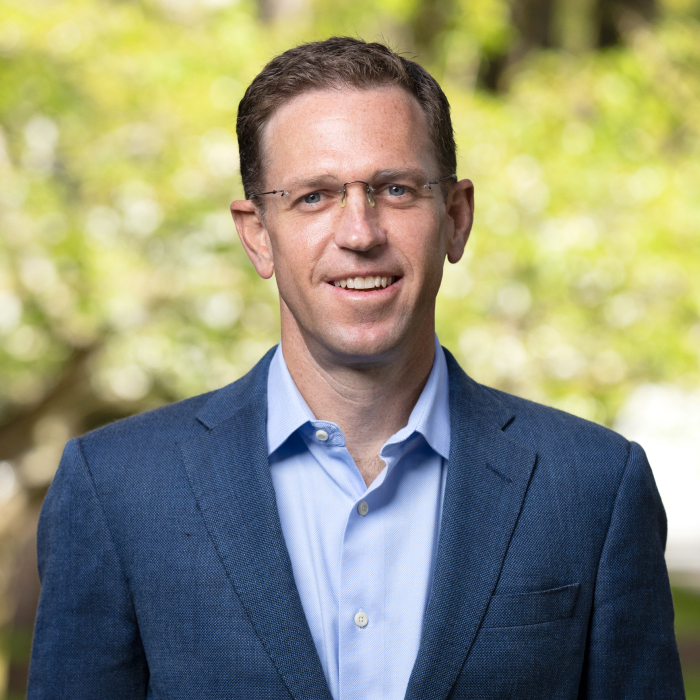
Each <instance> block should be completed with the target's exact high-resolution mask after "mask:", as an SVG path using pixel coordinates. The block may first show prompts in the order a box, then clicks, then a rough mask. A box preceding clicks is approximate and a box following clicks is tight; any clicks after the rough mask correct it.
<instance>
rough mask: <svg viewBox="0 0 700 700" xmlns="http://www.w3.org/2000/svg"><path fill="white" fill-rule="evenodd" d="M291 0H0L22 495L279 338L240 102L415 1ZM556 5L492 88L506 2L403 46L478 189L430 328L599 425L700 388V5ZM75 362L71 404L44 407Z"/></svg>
mask: <svg viewBox="0 0 700 700" xmlns="http://www.w3.org/2000/svg"><path fill="white" fill-rule="evenodd" d="M284 7H286V11H285V12H282V13H281V15H280V16H279V17H278V18H277V20H275V21H263V20H261V19H260V7H258V6H257V5H255V4H253V3H252V2H250V1H249V0H239V1H238V2H235V1H234V2H231V0H160V1H159V0H129V1H127V0H62V1H61V2H57V1H55V0H22V1H20V0H2V2H1V3H0V423H2V424H4V425H6V426H12V425H14V424H16V421H17V420H19V419H23V417H25V418H26V417H27V416H31V415H32V411H35V412H38V413H37V415H38V418H37V420H35V421H33V422H32V424H31V425H32V429H31V431H30V433H31V436H30V438H27V440H28V442H27V441H25V442H26V444H24V443H23V444H22V445H21V446H20V447H17V449H15V450H14V451H13V449H11V442H8V443H7V444H9V445H10V448H8V449H10V451H9V452H8V454H7V455H0V459H2V458H3V457H4V458H12V460H13V461H12V469H13V470H14V471H15V472H16V475H17V478H18V480H19V483H20V484H21V485H22V486H23V487H24V488H26V489H30V490H31V488H35V487H41V485H42V484H45V483H47V481H48V480H49V479H50V477H51V474H52V470H53V469H54V468H55V466H56V464H57V459H58V455H59V453H60V449H61V447H62V445H63V442H64V441H65V439H66V438H67V437H69V436H70V435H71V434H73V433H75V432H80V431H82V430H84V429H86V428H89V427H91V426H92V425H96V424H98V423H99V422H100V421H102V420H105V419H110V418H113V417H118V416H119V415H126V414H128V413H132V412H136V411H140V410H145V409H147V408H150V407H153V406H155V405H159V404H162V403H164V402H168V401H172V400H176V399H179V398H184V397H186V396H189V395H192V394H195V393H200V392H202V391H206V390H209V389H213V388H216V387H219V386H221V385H223V384H225V383H227V382H230V381H232V380H234V379H236V378H238V377H239V376H241V375H242V374H243V373H244V372H245V371H246V370H247V369H248V368H249V367H251V366H252V365H253V364H254V363H255V362H256V361H257V359H258V358H259V357H260V356H261V355H262V354H263V352H264V351H265V350H267V349H268V347H270V346H271V345H272V344H274V343H275V342H277V340H278V337H279V336H278V309H277V302H276V293H275V287H274V282H264V281H262V280H260V279H258V278H257V277H256V275H255V272H254V270H253V268H252V266H250V264H249V263H248V261H247V258H246V256H245V254H244V252H243V250H242V248H241V246H240V244H239V242H238V240H237V236H236V232H235V229H234V226H233V223H232V222H231V219H230V216H229V214H228V204H229V202H230V201H231V200H232V199H235V198H240V197H241V196H242V189H241V185H240V180H239V177H238V163H237V146H236V140H235V115H236V108H237V104H238V101H239V99H240V97H241V96H242V93H243V91H244V89H245V86H246V85H247V84H248V83H249V82H250V80H251V79H252V78H253V76H254V75H255V74H256V73H257V72H258V71H259V70H260V68H261V67H262V66H263V65H264V63H265V62H266V61H267V60H269V59H270V58H271V57H272V56H273V55H274V54H275V53H277V52H279V51H281V50H283V49H285V48H287V47H288V46H290V45H292V44H294V43H298V42H300V41H304V40H312V39H317V38H323V37H326V36H328V35H329V34H333V33H336V34H338V33H346V34H353V35H359V36H362V37H363V38H365V39H370V40H371V39H384V40H386V41H388V42H389V43H390V44H392V45H393V46H395V47H398V48H399V49H401V48H402V47H403V46H405V47H406V48H408V49H411V48H412V43H411V41H412V40H411V36H413V34H415V23H416V17H420V9H421V8H420V2H419V0H408V1H407V2H398V1H397V0H378V1H375V2H372V3H369V2H366V1H365V0H359V1H358V2H355V3H352V4H351V5H349V6H344V5H340V6H339V5H338V3H331V2H328V1H327V0H317V2H315V3H313V2H312V1H311V0H306V1H304V0H296V4H293V3H291V1H288V2H287V3H286V4H285V5H284ZM568 7H569V15H568V16H564V17H563V18H562V20H561V22H562V26H564V27H565V28H566V27H567V26H568V27H569V29H568V30H566V31H568V34H567V36H568V37H569V38H568V40H567V41H565V42H564V44H565V49H563V50H558V51H540V52H532V53H530V54H529V55H528V56H527V57H526V58H525V59H523V60H522V61H520V62H519V63H518V64H517V65H516V66H515V67H514V68H513V70H511V71H510V73H509V76H508V86H509V89H508V90H507V92H505V93H503V94H493V93H487V92H484V91H481V90H478V89H476V81H477V75H478V70H479V62H480V59H481V57H482V56H483V55H484V54H488V53H490V52H494V51H497V50H499V49H500V48H502V47H503V46H506V45H508V43H509V42H510V41H512V39H513V31H514V30H513V28H512V26H511V25H510V22H509V5H508V2H507V1H506V0H471V1H470V2H467V0H460V1H459V2H456V3H454V4H453V6H452V8H453V9H452V15H451V19H450V21H449V22H446V23H445V25H444V27H443V29H442V30H441V31H440V32H439V33H438V34H437V35H436V37H435V38H434V41H433V44H432V46H431V50H430V51H429V52H427V53H426V54H425V57H423V56H422V55H419V56H418V60H422V61H424V62H425V63H426V65H427V67H429V68H430V69H431V70H432V71H433V72H434V74H435V75H436V77H438V79H439V80H440V81H441V83H442V84H443V87H444V89H445V91H446V92H447V94H448V97H449V99H450V101H451V103H452V106H453V116H454V124H455V129H456V134H457V141H458V145H459V175H460V176H461V177H470V178H471V179H472V180H473V181H474V183H475V186H476V202H477V214H476V225H475V228H474V231H473V233H472V240H471V241H470V243H469V246H468V249H467V254H466V256H465V258H464V260H463V261H462V262H460V263H459V264H457V265H455V266H449V265H448V266H447V267H446V270H445V279H444V284H443V289H442V290H441V293H440V301H439V307H438V332H439V335H440V338H441V340H442V342H443V344H444V345H446V346H447V347H448V348H450V349H451V350H452V351H453V352H454V353H455V354H456V355H457V357H458V358H459V359H460V360H461V361H462V363H463V365H464V366H465V368H466V369H467V370H468V371H469V372H470V373H471V374H472V375H473V376H474V377H475V378H476V379H477V380H479V381H482V382H485V383H488V384H491V385H494V386H497V387H500V388H503V389H505V390H508V391H512V392H515V393H518V394H520V395H524V396H527V397H529V398H532V399H535V400H539V401H543V402H545V403H549V404H552V405H557V406H559V407H562V408H564V409H566V410H569V411H571V412H573V413H577V414H579V415H582V416H584V417H586V418H590V419H593V420H596V421H599V422H602V423H605V424H608V425H611V424H612V422H613V420H614V418H615V415H616V412H617V411H618V409H619V407H620V406H621V404H622V402H623V401H624V400H625V398H626V397H627V396H628V395H629V393H630V392H631V391H632V389H633V388H634V387H636V386H637V385H639V384H641V383H644V382H650V381H651V382H670V383H674V384H677V385H680V386H682V387H685V388H691V387H697V386H700V235H699V234H700V21H699V17H700V6H699V5H698V3H697V2H693V1H692V0H673V1H671V0H667V2H666V4H665V5H664V6H663V7H662V10H663V12H662V17H661V19H660V20H659V22H658V23H657V24H656V25H655V26H653V27H649V26H646V25H638V26H636V27H633V28H630V29H629V31H628V32H627V34H626V36H625V45H624V46H622V47H618V48H613V49H609V50H605V51H594V50H586V49H585V41H583V40H581V37H580V36H579V34H577V32H576V31H575V29H576V26H577V25H576V16H575V10H576V8H579V9H580V7H581V2H580V0H579V1H577V2H573V1H572V2H571V3H570V4H569V5H568ZM567 23H568V24H567ZM411 27H413V30H411ZM571 27H574V30H571ZM411 31H413V34H411ZM566 46H568V47H569V49H570V50H567V48H566ZM582 47H583V48H582ZM76 366H78V367H80V368H81V371H82V373H83V374H82V375H81V376H82V377H83V384H81V386H82V387H83V388H82V389H81V391H80V392H78V393H76V394H74V395H73V396H74V398H73V399H72V400H71V402H70V407H69V409H65V410H62V411H54V412H53V413H51V411H49V410H48V409H47V410H44V409H43V408H42V406H45V404H46V401H47V397H48V396H50V395H51V392H52V391H55V387H56V386H57V384H58V385H60V382H61V380H62V378H65V377H66V376H68V375H69V374H70V371H72V369H75V367H76ZM71 376H72V375H71ZM72 386H73V385H72V384H70V382H69V383H68V386H67V388H66V391H67V392H68V393H69V394H70V391H71V390H72V389H71V387H72ZM39 413H40V414H41V415H40V416H39ZM0 583H2V581H0Z"/></svg>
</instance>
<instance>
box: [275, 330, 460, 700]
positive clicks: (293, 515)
mask: <svg viewBox="0 0 700 700" xmlns="http://www.w3.org/2000/svg"><path fill="white" fill-rule="evenodd" d="M267 443H268V455H269V461H270V472H271V475H272V482H273V484H274V488H275V494H276V499H277V507H278V510H279V515H280V520H281V524H282V531H283V533H284V537H285V541H286V544H287V549H288V550H289V555H290V557H291V560H292V569H293V571H294V580H295V582H296V585H297V588H298V589H299V595H300V597H301V603H302V606H303V608H304V613H305V614H306V618H307V620H308V622H309V627H310V629H311V634H312V636H313V640H314V643H315V645H316V650H317V651H318V655H319V657H320V659H321V665H322V666H323V671H324V673H325V676H326V680H327V681H328V686H329V688H330V691H331V694H332V695H333V698H334V700H399V698H403V697H404V695H405V693H406V688H407V686H408V679H409V677H410V675H411V671H412V669H413V665H414V663H415V660H416V656H417V654H418V647H419V645H420V640H421V630H422V625H423V616H424V613H425V610H426V607H427V604H428V599H429V597H430V587H431V582H432V578H433V567H434V563H435V555H436V551H437V542H438V536H439V532H440V516H441V513H442V502H443V494H444V489H445V479H446V476H447V459H448V457H449V451H450V415H449V401H448V378H447V363H446V361H445V354H444V352H443V350H442V348H441V347H440V344H439V343H438V341H437V337H436V338H435V360H434V362H433V368H432V370H431V372H430V375H429V377H428V381H427V383H426V385H425V387H424V389H423V392H422V393H421V395H420V398H419V399H418V402H417V403H416V405H415V407H414V409H413V411H412V412H411V416H410V418H409V420H408V424H407V425H406V426H405V427H404V428H402V429H401V430H399V431H398V432H397V433H395V434H394V435H392V436H391V437H390V438H389V439H388V440H387V441H386V442H385V443H384V445H383V446H382V449H381V451H380V453H379V456H380V457H381V458H382V460H383V461H384V462H385V464H386V466H385V467H384V469H383V470H382V472H381V473H380V474H379V476H378V477H377V478H376V479H375V480H374V481H373V482H372V484H371V485H370V486H369V488H368V487H367V486H365V483H364V481H363V479H362V476H361V475H360V472H359V470H358V469H357V466H356V465H355V462H354V461H353V459H352V457H351V456H350V453H349V452H348V450H347V448H346V446H345V437H344V436H343V432H342V431H341V430H340V428H339V427H338V426H337V425H336V424H335V423H331V422H329V421H323V420H316V419H315V417H314V415H313V413H312V412H311V410H310V409H309V407H308V405H307V403H306V402H305V401H304V399H303V397H302V396H301V394H300V393H299V391H298V389H297V387H296V385H295V384H294V381H293V379H292V377H291V375H290V374H289V370H288V369H287V365H286V364H285V361H284V356H283V352H282V348H281V346H279V347H278V348H277V351H276V353H275V355H274V357H273V359H272V363H271V365H270V371H269V375H268V420H267Z"/></svg>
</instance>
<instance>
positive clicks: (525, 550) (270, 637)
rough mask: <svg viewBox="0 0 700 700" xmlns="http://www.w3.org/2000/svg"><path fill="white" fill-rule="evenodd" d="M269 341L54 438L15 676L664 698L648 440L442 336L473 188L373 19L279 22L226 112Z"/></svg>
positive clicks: (418, 694)
mask: <svg viewBox="0 0 700 700" xmlns="http://www.w3.org/2000/svg"><path fill="white" fill-rule="evenodd" d="M238 137H239V145H240V153H241V173H242V177H243V184H244V187H245V191H246V196H247V199H246V200H244V201H238V202H234V203H233V204H232V205H231V210H232V213H233V217H234V220H235V222H236V226H237V229H238V232H239V235H240V238H241V241H242V243H243V245H244V247H245V249H246V251H247V253H248V255H249V257H250V259H251V261H252V263H253V265H254V266H255V268H256V270H257V271H258V273H259V274H260V275H261V276H263V277H266V278H268V277H270V276H271V275H272V274H273V273H274V274H275V276H276V280H277V285H278V287H279V293H280V306H281V321H282V328H281V331H282V342H281V345H280V346H279V347H278V348H276V349H273V350H272V351H270V352H269V353H268V354H267V355H266V356H265V357H264V358H263V359H262V360H261V361H260V363H259V364H258V365H257V366H256V367H255V368H254V369H253V370H252V371H251V372H250V373H249V374H248V375H246V376H245V377H244V378H243V379H241V380H239V381H238V382H235V383H234V384H232V385H230V386H228V387H225V388H223V389H221V390H219V391H216V392H212V393H211V394H208V395H204V396H200V397H196V398H194V399H190V400H188V401H184V402H181V403H178V404H175V405H173V406H169V407H166V408H163V409H159V410H157V411H154V412H151V413H147V414H144V415H141V416H136V417H134V418H131V419H128V420H125V421H121V422H118V423H115V424H113V425H110V426H107V427H105V428H102V429H100V430H98V431H95V432H93V433H90V434H88V435H86V436H84V437H83V438H80V439H78V440H74V441H71V442H70V443H69V445H68V447H67V448H66V452H65V454H64V458H63V460H62V462H61V466H60V468H59V470H58V473H57V475H56V478H55V481H54V483H53V485H52V487H51V490H50V492H49V495H48V496H47V500H46V504H45V506H44V511H43V515H42V520H41V523H40V530H39V557H40V572H41V576H42V584H43V590H42V598H41V601H40V606H39V613H38V620H37V627H36V636H35V641H34V648H33V657H32V667H31V680H30V691H29V697H30V698H32V699H38V698H100V699H102V698H137V697H141V698H143V697H148V698H154V699H155V698H168V699H169V700H173V699H175V698H187V699H188V700H190V699H191V698H290V697H293V698H296V700H302V699H304V700H305V699H307V698H319V699H320V698H323V699H325V700H330V698H333V699H334V700H354V699H357V700H371V699H377V700H378V699H380V698H382V699H384V698H386V699H389V700H391V699H394V698H396V699H398V698H402V697H406V698H416V699H417V698H422V699H428V698H448V697H449V698H494V699H495V698H517V699H518V700H523V699H526V698H532V699H533V700H535V699H536V700H542V699H544V698H547V699H548V700H552V699H555V698H556V699H563V698H567V699H568V698H572V699H573V698H586V699H593V698H596V699H597V698H600V699H603V698H604V699H606V700H610V699H614V698H635V699H636V700H639V699H640V698H669V699H671V698H682V697H683V689H682V681H681V676H680V667H679V662H678V654H677V651H676V646H675V640H674V635H673V610H672V604H671V596H670V591H669V586H668V578H667V575H666V570H665V565H664V559H663V548H664V541H665V516H664V512H663V508H662V505H661V502H660V500H659V496H658V493H657V491H656V488H655V486H654V481H653V478H652V475H651V471H650V470H649V466H648V464H647V462H646V458H645V456H644V453H643V451H642V450H641V448H640V447H639V446H638V445H634V444H630V443H628V442H627V441H626V440H624V439H623V438H622V437H620V436H618V435H616V434H614V433H612V432H610V431H608V430H605V429H604V428H601V427H599V426H596V425H593V424H590V423H587V422H585V421H582V420H579V419H577V418H574V417H572V416H569V415H566V414H564V413H561V412H558V411H555V410H553V409H549V408H545V407H543V406H538V405H536V404H532V403H530V402H527V401H524V400H522V399H518V398H515V397H512V396H508V395H506V394H503V393H500V392H497V391H495V390H492V389H488V388H486V387H483V386H480V385H478V384H476V383H475V382H474V381H472V380H471V379H469V378H468V377H467V376H466V375H465V374H464V373H463V371H462V370H461V369H460V367H459V366H458V365H457V363H456V361H455V360H454V359H453V358H452V356H451V355H449V353H447V352H446V351H443V350H442V348H441V347H440V345H439V344H438V343H436V341H435V331H434V315H435V298H436V295H437V291H438V288H439V286H440V280H441V276H442V267H443V263H444V259H445V257H447V259H448V260H449V261H450V262H456V261H458V260H459V259H460V257H461V255H462V252H463V250H464V246H465V244H466V242H467V238H468V236H469V232H470V228H471V224H472V217H473V210H474V207H473V187H472V183H471V182H470V181H469V180H458V179H457V177H456V176H455V175H454V173H455V171H456V159H455V146H454V139H453V136H452V127H451V123H450V118H449V105H448V103H447V100H446V98H445V96H444V94H443V93H442V91H441V90H440V88H439V86H438V85H437V83H436V82H435V80H434V79H433V78H432V77H431V76H430V75H429V74H428V73H426V72H425V71H424V70H423V69H422V68H420V67H419V66H418V65H417V64H415V63H413V62H411V61H408V60H406V59H404V58H401V57H399V56H397V55H396V54H394V53H392V52H391V51H390V50H388V49H387V48H385V47H384V46H381V45H379V44H365V43H364V42H361V41H357V40H354V39H346V38H336V39H329V40H328V41H325V42H319V43H314V44H307V45H305V46H301V47H297V48H295V49H292V50H290V51H287V52H286V53H285V54H282V55H281V56H278V57H277V58H275V59H274V60H273V61H271V63H270V64H268V66H266V68H265V69H264V70H263V71H262V73H261V74H260V75H259V76H258V77H257V78H256V79H255V80H254V81H253V83H252V85H251V86H250V87H249V89H248V91H247V92H246V95H245V97H244V99H243V100H242V102H241V105H240V109H239V114H238Z"/></svg>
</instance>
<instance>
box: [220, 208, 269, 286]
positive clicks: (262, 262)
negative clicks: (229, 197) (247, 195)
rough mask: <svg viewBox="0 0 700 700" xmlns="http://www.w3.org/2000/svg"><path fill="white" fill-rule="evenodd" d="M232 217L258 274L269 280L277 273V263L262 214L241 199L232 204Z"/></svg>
mask: <svg viewBox="0 0 700 700" xmlns="http://www.w3.org/2000/svg"><path fill="white" fill-rule="evenodd" d="M231 216H233V221H234V223H235V224H236V230H237V231H238V237H239V238H240V239H241V243H242V244H243V247H244V248H245V252H246V253H248V257H249V258H250V261H251V262H252V263H253V266H254V267H255V269H256V271H257V273H258V274H259V275H260V277H263V278H264V279H269V278H270V277H272V273H273V272H274V271H275V263H274V260H273V256H272V245H271V244H270V236H269V234H268V232H267V226H266V225H265V222H264V220H263V217H262V215H261V213H260V212H259V211H258V209H257V208H256V207H255V205H254V204H253V202H251V201H250V200H249V199H239V200H236V201H235V202H232V203H231Z"/></svg>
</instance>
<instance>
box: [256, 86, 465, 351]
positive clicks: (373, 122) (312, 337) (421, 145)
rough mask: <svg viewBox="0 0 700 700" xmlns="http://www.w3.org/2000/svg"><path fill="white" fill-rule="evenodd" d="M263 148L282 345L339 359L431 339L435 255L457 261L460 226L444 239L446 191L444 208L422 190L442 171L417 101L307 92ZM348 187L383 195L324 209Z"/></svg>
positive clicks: (395, 93)
mask: <svg viewBox="0 0 700 700" xmlns="http://www.w3.org/2000/svg"><path fill="white" fill-rule="evenodd" d="M263 147H264V155H265V182H266V189H269V190H272V189H284V190H287V191H289V193H290V194H289V195H288V196H285V197H282V198H281V197H280V196H279V195H266V196H265V207H266V213H265V218H264V224H261V226H262V228H263V229H264V231H263V234H262V237H263V238H264V239H265V240H266V242H267V247H268V250H269V257H270V260H271V263H272V265H273V266H274V272H275V275H276V278H277V285H278V288H279V292H280V297H281V306H282V338H283V342H284V341H285V340H286V338H285V336H288V335H289V334H295V335H296V334H300V335H301V337H302V338H303V339H304V342H305V343H306V345H307V346H308V347H309V348H310V349H311V348H312V346H313V347H315V348H316V349H317V350H320V351H322V352H324V353H326V354H328V355H330V356H332V357H334V358H336V360H338V359H340V360H341V361H344V362H350V363H357V362H360V363H363V362H370V363H371V362H373V361H381V359H382V358H385V359H388V358H390V357H391V355H392V352H393V351H395V350H396V349H397V348H399V347H401V348H403V349H404V350H406V349H407V348H410V347H411V346H415V344H416V343H425V342H428V343H432V340H431V338H432V334H433V329H434V308H435V297H436V295H437V292H438V288H439V286H440V281H441V279H442V268H443V263H444V260H445V256H446V255H449V257H450V259H451V260H452V261H453V262H455V261H456V260H458V259H459V257H461V254H462V251H463V248H464V244H465V243H466V236H467V235H468V228H467V230H466V232H463V233H462V234H461V235H460V234H459V232H455V221H454V219H455V217H454V216H452V215H450V211H451V210H450V207H451V205H450V200H451V199H452V195H451V196H450V200H448V202H447V204H446V202H445V200H444V197H443V194H442V190H441V188H440V187H439V186H433V188H432V189H430V190H429V189H424V188H423V187H422V186H423V185H424V184H425V183H426V182H427V181H428V180H437V179H438V178H442V177H444V176H446V175H450V174H451V173H442V172H438V169H437V162H436V159H435V156H434V148H433V146H432V144H431V142H430V139H429V136H428V128H427V125H426V121H425V116H424V115H423V113H422V111H421V109H420V106H419V105H418V103H417V101H416V100H415V99H414V98H413V97H412V96H410V95H409V94H408V93H406V92H405V91H404V90H402V89H400V88H395V87H387V88H381V89H373V90H319V91H315V92H307V93H304V94H302V95H300V96H298V97H296V98H294V99H293V100H291V101H290V102H287V103H286V104H284V105H283V106H282V107H281V108H280V109H279V110H278V111H277V112H275V113H274V115H273V116H272V118H271V120H270V122H269V123H268V124H267V126H266V129H265V132H264V135H263ZM355 180H362V181H365V182H371V183H372V184H373V185H375V184H378V185H381V186H383V187H384V191H383V194H381V195H378V196H377V198H376V199H377V205H376V206H374V207H373V206H371V204H370V202H369V201H368V198H367V196H366V193H365V186H364V185H363V184H351V185H348V186H347V188H346V192H347V198H346V200H345V206H344V207H341V206H340V203H339V202H338V201H337V200H336V201H333V202H332V205H331V204H329V202H331V193H332V192H333V191H337V190H338V189H341V188H342V185H343V183H346V182H351V181H355ZM394 181H396V182H403V183H411V184H412V185H414V188H413V189H415V191H416V197H415V198H413V200H412V201H411V203H410V206H409V205H407V206H403V205H401V206H397V204H396V202H397V199H401V193H402V192H405V190H401V189H399V190H397V189H389V190H387V189H386V187H387V185H390V184H391V183H392V182H394ZM469 186H470V185H469ZM324 193H328V194H324ZM394 195H397V198H396V199H394ZM381 197H383V198H384V202H389V206H384V205H382V204H381V203H380V201H379V200H380V198H381ZM470 201H471V199H470ZM452 208H454V206H452ZM469 217H471V210H470V211H469ZM462 218H464V216H463V215H462ZM469 224H471V218H470V220H469ZM457 228H459V224H458V226H457ZM251 257H252V256H251ZM254 262H255V260H254ZM256 267H257V268H258V271H259V272H261V274H263V275H264V276H269V275H268V274H266V269H265V270H263V269H261V268H260V266H259V265H258V264H256ZM358 277H359V278H363V279H366V278H373V279H375V280H377V278H378V281H379V285H378V286H374V288H372V289H363V290H360V289H357V288H355V289H351V288H350V283H347V280H353V282H354V280H355V278H358ZM384 279H386V284H387V286H386V287H384V286H383V284H384ZM338 285H341V286H338ZM355 286H356V287H357V286H358V285H355ZM367 286H371V285H367Z"/></svg>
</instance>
